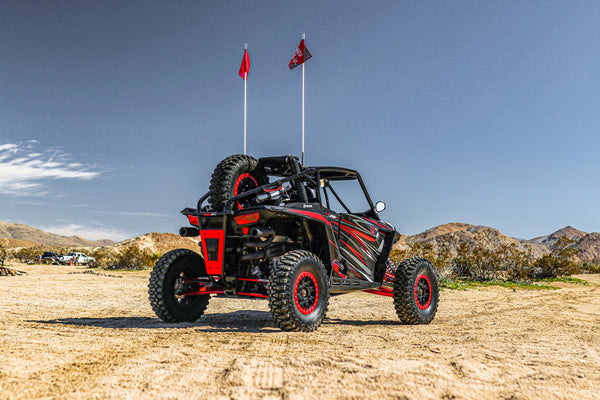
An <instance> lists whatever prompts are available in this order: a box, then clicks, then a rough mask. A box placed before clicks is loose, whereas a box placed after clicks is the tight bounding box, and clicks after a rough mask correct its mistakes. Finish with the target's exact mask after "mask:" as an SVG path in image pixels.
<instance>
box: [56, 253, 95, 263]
mask: <svg viewBox="0 0 600 400" xmlns="http://www.w3.org/2000/svg"><path fill="white" fill-rule="evenodd" d="M59 260H60V263H61V264H63V265H66V264H73V265H77V264H82V265H86V264H89V263H93V262H96V259H95V258H94V257H91V256H88V255H87V254H85V253H76V252H71V253H69V254H67V255H66V256H61V257H60V259H59Z"/></svg>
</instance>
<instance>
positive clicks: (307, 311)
mask: <svg viewBox="0 0 600 400" xmlns="http://www.w3.org/2000/svg"><path fill="white" fill-rule="evenodd" d="M304 277H308V278H309V279H310V280H311V281H312V282H313V284H314V285H315V301H314V303H313V305H312V306H311V307H310V308H302V306H301V305H300V303H299V302H298V285H299V284H300V281H301V280H302V278H304ZM294 302H296V308H298V311H300V312H301V313H302V314H304V315H308V314H310V313H311V312H313V311H315V308H317V304H318V303H319V284H318V283H317V278H315V276H314V275H313V274H312V272H309V271H304V272H302V273H301V274H300V275H298V277H297V278H296V284H295V285H294Z"/></svg>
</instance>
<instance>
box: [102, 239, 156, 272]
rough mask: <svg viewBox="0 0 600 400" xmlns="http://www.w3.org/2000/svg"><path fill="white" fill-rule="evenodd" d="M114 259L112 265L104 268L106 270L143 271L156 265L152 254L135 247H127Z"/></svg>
mask: <svg viewBox="0 0 600 400" xmlns="http://www.w3.org/2000/svg"><path fill="white" fill-rule="evenodd" d="M112 257H113V258H112V260H111V263H110V265H107V266H106V267H104V268H105V269H130V270H141V269H147V268H149V267H151V266H152V265H153V264H154V263H153V261H152V255H151V254H149V253H148V252H145V251H143V250H140V249H139V248H138V247H137V246H133V245H130V246H127V247H126V248H125V249H123V250H122V251H121V252H119V253H118V254H116V255H114V256H112Z"/></svg>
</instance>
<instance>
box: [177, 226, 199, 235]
mask: <svg viewBox="0 0 600 400" xmlns="http://www.w3.org/2000/svg"><path fill="white" fill-rule="evenodd" d="M199 235H200V231H199V230H198V228H192V227H186V226H183V227H181V228H179V236H182V237H196V236H199Z"/></svg>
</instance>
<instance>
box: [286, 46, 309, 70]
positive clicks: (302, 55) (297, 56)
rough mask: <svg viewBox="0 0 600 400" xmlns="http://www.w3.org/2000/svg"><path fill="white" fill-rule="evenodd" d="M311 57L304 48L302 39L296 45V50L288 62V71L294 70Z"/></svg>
mask: <svg viewBox="0 0 600 400" xmlns="http://www.w3.org/2000/svg"><path fill="white" fill-rule="evenodd" d="M311 57H312V55H311V54H310V51H308V49H307V48H306V45H305V44H304V39H302V40H301V41H300V44H299V45H298V48H297V49H296V51H295V52H294V56H293V57H292V59H291V61H290V65H289V67H290V69H294V68H296V67H297V66H298V65H300V64H303V63H304V62H305V61H306V60H308V59H309V58H311Z"/></svg>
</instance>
